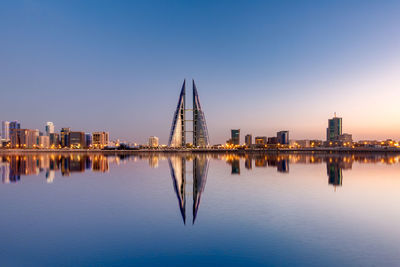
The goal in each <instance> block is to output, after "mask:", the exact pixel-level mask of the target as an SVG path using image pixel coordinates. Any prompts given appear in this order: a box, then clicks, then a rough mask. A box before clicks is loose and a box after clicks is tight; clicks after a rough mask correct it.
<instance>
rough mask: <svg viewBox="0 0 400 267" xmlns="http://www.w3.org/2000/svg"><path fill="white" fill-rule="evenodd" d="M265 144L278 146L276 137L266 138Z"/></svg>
mask: <svg viewBox="0 0 400 267" xmlns="http://www.w3.org/2000/svg"><path fill="white" fill-rule="evenodd" d="M267 144H268V145H276V144H278V138H277V137H268V141H267Z"/></svg>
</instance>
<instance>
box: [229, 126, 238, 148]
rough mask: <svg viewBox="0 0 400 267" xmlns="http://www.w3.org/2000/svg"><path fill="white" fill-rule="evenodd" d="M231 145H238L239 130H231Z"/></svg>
mask: <svg viewBox="0 0 400 267" xmlns="http://www.w3.org/2000/svg"><path fill="white" fill-rule="evenodd" d="M231 144H232V145H237V146H238V145H240V129H232V130H231Z"/></svg>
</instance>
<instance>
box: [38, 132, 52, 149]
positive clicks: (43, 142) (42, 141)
mask: <svg viewBox="0 0 400 267" xmlns="http://www.w3.org/2000/svg"><path fill="white" fill-rule="evenodd" d="M38 139H39V144H38V145H39V148H45V149H46V148H50V136H48V135H41V136H39V137H38Z"/></svg>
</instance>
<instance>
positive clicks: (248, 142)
mask: <svg viewBox="0 0 400 267" xmlns="http://www.w3.org/2000/svg"><path fill="white" fill-rule="evenodd" d="M252 139H253V136H252V135H251V134H246V136H245V137H244V142H245V144H246V146H248V147H250V146H251V145H252Z"/></svg>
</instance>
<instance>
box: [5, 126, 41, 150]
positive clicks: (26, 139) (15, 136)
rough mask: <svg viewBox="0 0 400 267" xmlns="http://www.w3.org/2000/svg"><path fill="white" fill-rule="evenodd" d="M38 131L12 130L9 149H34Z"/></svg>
mask: <svg viewBox="0 0 400 267" xmlns="http://www.w3.org/2000/svg"><path fill="white" fill-rule="evenodd" d="M38 136H39V131H38V130H29V129H13V130H12V131H11V135H10V139H11V147H12V148H34V147H36V145H37V143H38V142H37V138H38Z"/></svg>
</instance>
